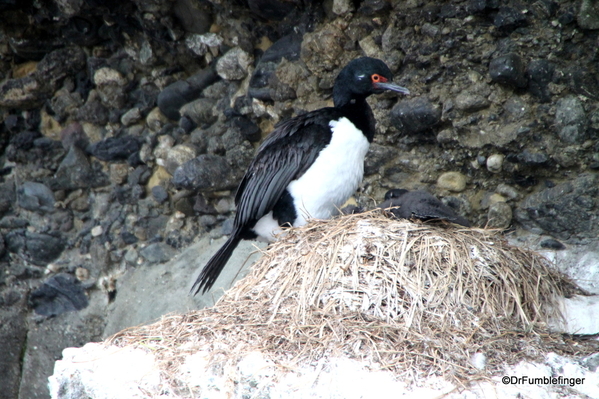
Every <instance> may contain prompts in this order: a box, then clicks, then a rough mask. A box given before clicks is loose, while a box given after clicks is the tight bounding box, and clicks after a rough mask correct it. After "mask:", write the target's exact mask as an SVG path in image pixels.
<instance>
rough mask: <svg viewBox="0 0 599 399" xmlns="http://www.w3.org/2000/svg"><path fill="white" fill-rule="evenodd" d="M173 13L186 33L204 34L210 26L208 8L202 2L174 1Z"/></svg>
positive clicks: (210, 20)
mask: <svg viewBox="0 0 599 399" xmlns="http://www.w3.org/2000/svg"><path fill="white" fill-rule="evenodd" d="M173 13H174V14H175V17H177V19H178V20H179V22H180V23H181V26H183V29H185V31H186V32H191V33H199V34H201V33H205V32H208V30H209V29H210V25H212V16H211V15H210V14H211V13H210V7H209V6H208V5H207V4H205V3H202V2H198V1H193V0H176V1H175V4H174V5H173Z"/></svg>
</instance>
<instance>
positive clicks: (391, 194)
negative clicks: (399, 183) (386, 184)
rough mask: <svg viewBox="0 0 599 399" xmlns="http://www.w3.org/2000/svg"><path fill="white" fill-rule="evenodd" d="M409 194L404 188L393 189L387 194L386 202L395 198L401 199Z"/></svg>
mask: <svg viewBox="0 0 599 399" xmlns="http://www.w3.org/2000/svg"><path fill="white" fill-rule="evenodd" d="M407 192H408V190H406V189H403V188H394V189H391V190H389V191H387V192H386V193H385V201H388V200H390V199H394V198H399V197H401V196H402V195H404V194H405V193H407Z"/></svg>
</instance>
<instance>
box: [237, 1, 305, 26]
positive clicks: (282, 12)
mask: <svg viewBox="0 0 599 399" xmlns="http://www.w3.org/2000/svg"><path fill="white" fill-rule="evenodd" d="M301 4H302V2H301V1H299V0H290V1H285V0H249V1H248V6H249V7H250V10H251V11H252V12H253V13H254V14H256V15H258V16H260V17H262V18H264V19H266V20H270V21H280V20H282V19H283V18H285V16H286V15H287V14H289V13H290V12H291V11H293V10H294V9H296V8H298V7H299V6H300V5H301Z"/></svg>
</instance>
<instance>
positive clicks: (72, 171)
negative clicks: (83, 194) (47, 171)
mask: <svg viewBox="0 0 599 399" xmlns="http://www.w3.org/2000/svg"><path fill="white" fill-rule="evenodd" d="M50 184H51V187H52V188H54V189H55V190H57V189H59V190H76V189H78V188H88V187H99V186H105V185H108V184H109V180H108V178H107V177H106V176H104V175H99V174H96V173H95V172H94V171H93V169H92V167H91V164H90V163H89V160H88V159H87V156H86V155H85V154H84V153H83V151H82V150H80V149H79V148H77V147H75V146H72V147H71V148H70V149H69V152H68V153H67V156H66V157H64V159H63V160H62V162H61V163H60V165H59V167H58V170H57V171H56V174H55V176H54V179H53V180H52V181H51V183H50Z"/></svg>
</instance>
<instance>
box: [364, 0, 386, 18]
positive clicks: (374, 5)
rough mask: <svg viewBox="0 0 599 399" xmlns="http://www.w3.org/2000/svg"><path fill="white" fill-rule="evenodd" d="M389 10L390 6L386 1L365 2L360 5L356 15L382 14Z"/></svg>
mask: <svg viewBox="0 0 599 399" xmlns="http://www.w3.org/2000/svg"><path fill="white" fill-rule="evenodd" d="M390 10H391V4H390V3H389V2H388V1H386V0H365V1H363V2H362V3H361V4H360V8H358V13H359V14H362V15H366V16H369V17H370V16H373V15H376V14H383V13H386V12H388V11H390Z"/></svg>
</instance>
